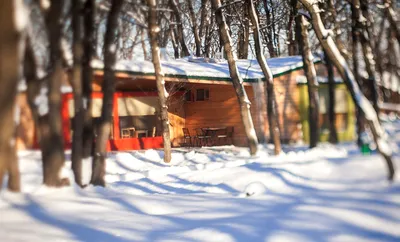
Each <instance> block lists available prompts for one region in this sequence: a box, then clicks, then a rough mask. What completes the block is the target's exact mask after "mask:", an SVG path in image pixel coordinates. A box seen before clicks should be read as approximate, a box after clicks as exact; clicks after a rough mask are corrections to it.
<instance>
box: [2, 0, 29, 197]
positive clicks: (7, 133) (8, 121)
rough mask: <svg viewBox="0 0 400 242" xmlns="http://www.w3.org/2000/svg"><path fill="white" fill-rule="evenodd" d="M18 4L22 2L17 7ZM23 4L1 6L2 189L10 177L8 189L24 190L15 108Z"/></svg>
mask: <svg viewBox="0 0 400 242" xmlns="http://www.w3.org/2000/svg"><path fill="white" fill-rule="evenodd" d="M14 1H16V2H18V4H15V3H14ZM18 5H19V7H21V5H23V1H21V0H4V1H2V2H1V3H0V23H1V24H0V33H1V34H0V117H1V118H0V134H1V135H0V190H1V188H2V185H3V184H2V182H3V177H4V175H5V174H8V183H7V185H8V189H9V190H10V191H13V192H19V191H20V175H19V169H18V161H17V155H16V148H15V134H14V132H15V122H14V109H15V105H16V95H17V85H18V82H19V80H20V79H21V77H20V65H21V64H22V62H21V59H22V55H23V46H24V44H23V29H24V28H25V26H24V25H26V23H16V22H15V21H14V20H16V19H18V18H23V17H25V16H19V14H20V13H21V12H20V11H21V10H20V9H16V6H18ZM23 14H26V13H23Z"/></svg>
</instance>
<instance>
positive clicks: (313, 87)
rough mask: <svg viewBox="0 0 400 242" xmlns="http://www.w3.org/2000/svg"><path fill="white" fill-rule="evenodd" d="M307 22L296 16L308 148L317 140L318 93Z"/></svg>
mask: <svg viewBox="0 0 400 242" xmlns="http://www.w3.org/2000/svg"><path fill="white" fill-rule="evenodd" d="M308 26H309V23H308V21H307V20H306V18H305V17H304V16H303V15H298V16H297V17H296V29H297V36H298V40H299V42H300V45H299V49H300V52H301V56H302V58H303V65H304V67H303V69H304V74H305V75H306V77H307V86H308V101H309V106H308V124H309V134H310V148H314V147H316V146H317V144H318V140H319V95H318V87H319V85H318V81H317V74H316V72H315V67H314V61H313V59H314V57H313V55H312V53H311V46H310V42H309V37H308Z"/></svg>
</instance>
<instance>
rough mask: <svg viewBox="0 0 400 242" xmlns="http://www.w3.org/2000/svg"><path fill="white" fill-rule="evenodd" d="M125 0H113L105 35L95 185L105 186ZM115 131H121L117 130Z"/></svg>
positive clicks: (93, 169)
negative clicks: (120, 16) (118, 31)
mask: <svg viewBox="0 0 400 242" xmlns="http://www.w3.org/2000/svg"><path fill="white" fill-rule="evenodd" d="M122 3H123V0H112V2H111V9H110V12H109V14H108V18H107V28H106V33H105V36H104V80H103V83H102V92H103V106H102V107H101V117H100V123H99V128H98V132H97V133H98V136H97V139H96V145H95V154H94V158H93V164H92V177H91V180H90V183H91V184H93V185H95V186H103V187H104V186H105V185H106V184H105V180H104V176H105V173H106V160H105V159H106V155H107V152H106V145H107V141H108V139H109V137H110V133H111V124H112V111H113V106H114V92H115V62H116V53H117V46H116V45H115V42H114V41H115V38H116V35H115V30H116V29H118V14H119V12H120V10H121V7H122ZM115 132H119V131H118V130H116V131H115Z"/></svg>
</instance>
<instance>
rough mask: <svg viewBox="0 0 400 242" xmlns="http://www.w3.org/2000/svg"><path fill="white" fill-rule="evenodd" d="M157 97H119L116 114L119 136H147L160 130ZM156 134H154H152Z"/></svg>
mask: <svg viewBox="0 0 400 242" xmlns="http://www.w3.org/2000/svg"><path fill="white" fill-rule="evenodd" d="M158 106H159V105H158V97H155V96H144V97H119V98H118V116H119V128H120V130H119V132H120V135H121V138H138V137H139V138H140V137H149V136H152V135H153V132H157V131H158V130H161V123H160V121H159V119H158V116H157V114H158V113H159V110H158V109H159V108H158ZM154 135H156V134H154Z"/></svg>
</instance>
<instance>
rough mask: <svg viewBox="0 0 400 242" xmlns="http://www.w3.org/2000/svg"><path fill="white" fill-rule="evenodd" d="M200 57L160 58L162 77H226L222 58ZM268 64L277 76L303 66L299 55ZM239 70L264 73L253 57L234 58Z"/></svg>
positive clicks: (133, 64) (122, 66) (127, 67)
mask: <svg viewBox="0 0 400 242" xmlns="http://www.w3.org/2000/svg"><path fill="white" fill-rule="evenodd" d="M203 60H204V58H197V57H185V58H182V59H176V60H173V59H170V60H166V59H165V58H164V59H163V60H161V66H162V68H163V72H164V73H165V74H166V76H171V75H173V76H180V77H191V78H199V77H204V76H206V77H212V78H225V79H230V74H229V67H228V62H227V61H226V60H219V61H213V60H209V61H203ZM314 61H316V62H317V61H320V59H319V58H314ZM267 63H268V66H269V67H270V68H271V71H272V73H273V75H274V76H276V75H280V74H282V73H285V72H287V71H290V70H294V69H298V68H301V67H303V61H302V59H301V56H289V57H279V58H269V59H267ZM236 64H237V66H238V69H239V72H240V74H241V76H242V78H244V79H252V80H257V79H259V78H264V74H263V72H262V70H261V68H260V66H259V65H258V62H257V60H237V61H236ZM91 65H92V67H93V68H95V69H103V68H104V64H103V62H102V61H100V60H93V61H92V62H91ZM115 68H116V70H117V71H126V72H132V73H140V74H154V66H153V63H152V62H151V61H139V60H120V61H118V62H117V63H116V65H115Z"/></svg>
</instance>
